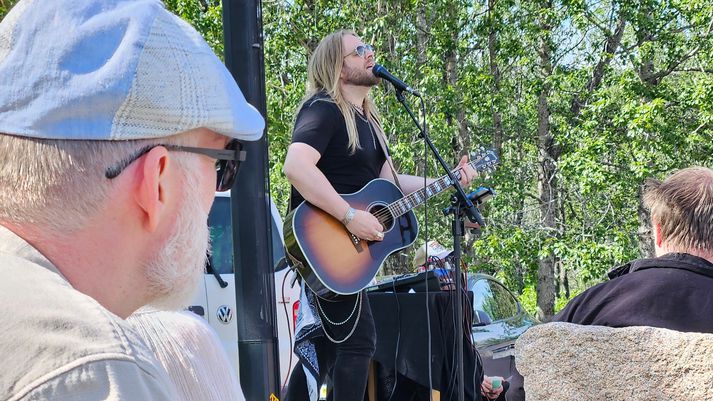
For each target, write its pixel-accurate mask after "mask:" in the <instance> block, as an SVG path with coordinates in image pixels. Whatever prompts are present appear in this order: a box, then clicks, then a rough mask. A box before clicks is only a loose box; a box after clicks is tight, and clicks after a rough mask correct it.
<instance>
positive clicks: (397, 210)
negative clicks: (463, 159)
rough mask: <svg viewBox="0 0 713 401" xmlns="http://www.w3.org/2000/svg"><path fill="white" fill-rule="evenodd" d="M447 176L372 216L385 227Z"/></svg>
mask: <svg viewBox="0 0 713 401" xmlns="http://www.w3.org/2000/svg"><path fill="white" fill-rule="evenodd" d="M483 157H484V156H480V157H478V158H477V159H475V160H471V162H470V163H469V164H471V165H474V164H476V163H478V162H479V161H480V160H482V159H483ZM489 164H490V163H488V164H486V166H484V167H485V169H484V171H486V170H487V167H488V165H489ZM451 172H452V173H453V174H454V176H455V178H456V179H458V180H460V178H461V174H462V173H461V169H460V168H458V169H455V170H452V171H451ZM447 178H449V177H447V176H443V177H441V178H439V179H437V180H436V181H434V182H432V183H430V184H429V185H427V186H426V187H425V188H422V189H419V190H417V191H414V192H412V193H410V194H408V195H406V196H404V197H403V198H401V199H399V200H397V201H395V202H392V203H390V204H388V205H386V207H384V208H383V209H381V210H379V211H377V212H376V213H374V214H373V216H374V217H376V219H377V220H378V221H379V223H381V225H382V226H384V227H386V223H388V222H389V220H391V219H396V218H398V217H401V216H403V215H404V214H406V213H407V212H408V211H409V210H411V209H413V208H414V207H415V206H418V205H420V204H421V203H423V202H425V200H426V199H427V198H428V197H426V196H423V193H424V192H426V189H427V188H429V187H432V186H434V184H436V183H438V182H440V181H447ZM439 192H440V191H439ZM412 203H413V206H410V207H407V208H402V207H400V205H411V204H412ZM402 209H403V210H402Z"/></svg>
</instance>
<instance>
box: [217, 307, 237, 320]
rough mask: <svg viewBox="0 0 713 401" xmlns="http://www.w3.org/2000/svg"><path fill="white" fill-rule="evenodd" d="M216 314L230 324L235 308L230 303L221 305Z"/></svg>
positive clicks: (219, 318)
mask: <svg viewBox="0 0 713 401" xmlns="http://www.w3.org/2000/svg"><path fill="white" fill-rule="evenodd" d="M216 315H217V316H218V320H220V322H221V323H223V324H228V323H230V321H231V320H233V310H232V309H230V307H229V306H228V305H221V306H220V307H219V308H218V311H217V312H216Z"/></svg>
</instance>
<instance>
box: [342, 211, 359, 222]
mask: <svg viewBox="0 0 713 401" xmlns="http://www.w3.org/2000/svg"><path fill="white" fill-rule="evenodd" d="M355 214H356V210H354V208H353V207H349V209H348V210H347V213H346V214H345V215H344V217H343V218H342V224H344V225H345V226H346V225H348V224H349V223H351V222H352V220H353V219H354V215H355Z"/></svg>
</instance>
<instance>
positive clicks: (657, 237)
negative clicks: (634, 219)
mask: <svg viewBox="0 0 713 401" xmlns="http://www.w3.org/2000/svg"><path fill="white" fill-rule="evenodd" d="M651 225H652V226H653V229H654V230H653V231H654V243H655V244H656V246H657V247H659V248H661V244H663V235H661V224H659V223H658V222H657V221H656V220H653V219H652V220H651Z"/></svg>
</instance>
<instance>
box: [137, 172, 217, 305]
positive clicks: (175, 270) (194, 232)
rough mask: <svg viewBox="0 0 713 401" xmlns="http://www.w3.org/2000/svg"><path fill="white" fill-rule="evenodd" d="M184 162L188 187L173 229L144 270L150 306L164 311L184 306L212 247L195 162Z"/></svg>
mask: <svg viewBox="0 0 713 401" xmlns="http://www.w3.org/2000/svg"><path fill="white" fill-rule="evenodd" d="M183 165H184V166H185V168H184V170H185V171H186V177H185V188H186V189H187V190H186V193H185V196H184V197H183V204H182V205H181V207H180V210H179V213H178V216H177V217H176V224H175V225H174V230H173V232H172V233H171V235H170V236H169V238H168V239H167V240H166V243H165V244H164V246H163V247H162V248H161V249H160V250H159V252H158V254H157V255H156V257H155V258H154V259H153V260H150V261H149V262H148V263H147V266H146V270H145V271H146V280H147V282H148V284H149V293H150V294H151V296H152V299H153V300H152V301H151V302H150V305H151V306H153V307H154V308H158V309H163V310H176V309H181V308H183V307H185V306H186V305H187V304H188V303H189V302H190V301H191V299H192V298H193V296H194V295H195V293H196V290H197V289H198V285H199V283H200V279H201V277H202V275H203V272H204V271H205V263H206V257H207V256H206V255H207V252H208V250H209V249H210V234H209V229H208V213H206V212H205V211H204V210H203V208H202V207H201V200H200V194H199V190H198V188H200V187H201V186H200V185H199V182H200V181H199V178H198V174H196V172H195V165H193V166H189V163H183Z"/></svg>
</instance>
